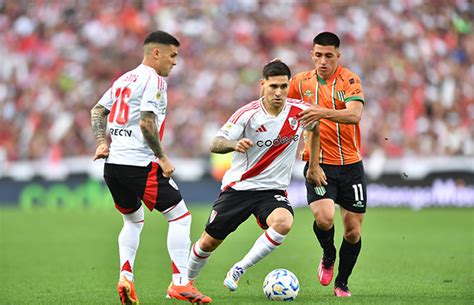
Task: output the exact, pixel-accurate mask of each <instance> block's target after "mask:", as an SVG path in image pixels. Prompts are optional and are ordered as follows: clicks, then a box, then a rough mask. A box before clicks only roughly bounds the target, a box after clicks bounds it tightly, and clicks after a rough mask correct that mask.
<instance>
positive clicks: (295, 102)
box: [287, 98, 311, 107]
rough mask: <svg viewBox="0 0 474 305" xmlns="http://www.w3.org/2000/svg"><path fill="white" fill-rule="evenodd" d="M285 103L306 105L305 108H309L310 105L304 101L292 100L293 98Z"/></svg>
mask: <svg viewBox="0 0 474 305" xmlns="http://www.w3.org/2000/svg"><path fill="white" fill-rule="evenodd" d="M287 101H288V102H290V104H296V105H306V106H309V107H311V104H310V103H308V102H305V101H304V100H298V99H294V98H289V99H287Z"/></svg>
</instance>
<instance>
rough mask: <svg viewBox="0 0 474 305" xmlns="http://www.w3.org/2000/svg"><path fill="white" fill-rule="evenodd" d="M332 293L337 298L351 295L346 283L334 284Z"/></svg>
mask: <svg viewBox="0 0 474 305" xmlns="http://www.w3.org/2000/svg"><path fill="white" fill-rule="evenodd" d="M334 294H335V295H336V297H338V298H346V297H350V296H351V292H350V291H349V287H347V285H346V284H336V286H334Z"/></svg>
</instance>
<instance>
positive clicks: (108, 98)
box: [99, 87, 114, 110]
mask: <svg viewBox="0 0 474 305" xmlns="http://www.w3.org/2000/svg"><path fill="white" fill-rule="evenodd" d="M113 103H114V99H113V96H112V87H110V88H109V90H107V91H105V93H104V95H102V97H101V98H100V100H99V104H100V105H102V106H104V107H105V109H107V110H110V109H111V108H112V105H113Z"/></svg>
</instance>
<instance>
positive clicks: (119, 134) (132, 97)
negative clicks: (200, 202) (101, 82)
mask: <svg viewBox="0 0 474 305" xmlns="http://www.w3.org/2000/svg"><path fill="white" fill-rule="evenodd" d="M179 45H180V43H179V41H178V40H177V39H176V38H175V37H173V36H172V35H170V34H168V33H166V32H163V31H155V32H152V33H150V34H149V35H148V36H147V37H146V38H145V41H144V44H143V51H144V56H143V61H142V63H141V64H140V65H139V66H138V67H136V68H135V69H133V70H131V71H129V72H127V73H125V74H123V75H122V76H120V77H119V78H118V79H117V80H116V81H115V82H114V83H113V84H112V87H111V88H110V89H109V90H107V92H106V93H105V94H104V95H103V96H102V98H101V99H100V100H99V102H98V103H97V104H96V105H95V106H94V108H93V109H92V110H91V123H92V130H93V133H94V136H95V138H96V142H97V149H96V152H95V156H94V160H96V159H100V158H105V166H104V179H105V182H106V183H107V186H108V187H109V190H110V192H111V194H112V197H113V200H114V202H115V207H116V208H117V210H118V211H119V212H120V213H121V214H122V217H123V222H124V223H123V228H122V230H121V232H120V234H119V237H118V243H119V256H120V275H119V282H118V285H117V290H118V293H119V296H120V301H121V302H122V304H138V303H139V301H138V297H137V294H136V292H135V287H134V282H133V281H134V276H133V270H134V269H133V265H134V262H135V256H136V252H137V249H138V245H139V241H140V233H141V230H142V228H143V224H144V209H143V206H142V201H143V203H145V205H146V206H147V208H148V209H149V210H150V211H153V210H154V209H155V210H157V211H158V212H160V213H161V214H162V215H163V216H164V217H165V219H166V220H167V221H168V223H169V229H168V237H167V238H168V239H167V245H168V252H169V256H170V257H171V266H172V271H173V275H172V282H171V285H170V287H169V288H168V291H167V296H168V297H170V298H174V299H179V300H184V301H189V302H192V303H198V302H199V303H210V302H211V301H212V299H210V298H209V297H207V296H204V295H202V294H201V293H200V292H199V291H198V290H197V289H196V288H195V287H194V286H193V282H191V281H189V279H188V274H187V259H188V256H189V249H190V245H191V241H190V238H189V234H190V227H191V214H190V213H189V211H188V209H187V207H186V204H185V203H184V201H183V199H182V197H181V194H180V191H179V189H178V187H177V185H176V183H175V182H174V181H173V179H172V178H171V175H172V174H173V172H174V170H175V167H174V165H173V163H172V162H171V161H170V160H169V159H168V157H167V156H166V154H165V152H164V150H163V146H162V144H161V140H162V138H163V131H164V124H165V119H166V106H167V96H166V87H167V84H166V81H165V80H164V79H163V77H165V76H168V75H169V73H170V71H171V69H172V68H173V66H174V65H176V61H177V56H178V48H179ZM107 117H108V130H109V132H110V135H111V138H112V142H111V145H110V150H109V145H108V143H107V139H106V126H107ZM157 255H162V254H157Z"/></svg>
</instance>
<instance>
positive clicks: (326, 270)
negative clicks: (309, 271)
mask: <svg viewBox="0 0 474 305" xmlns="http://www.w3.org/2000/svg"><path fill="white" fill-rule="evenodd" d="M333 275H334V260H331V259H326V258H325V257H324V256H323V257H322V258H321V262H320V263H319V267H318V279H319V282H320V283H321V285H323V286H327V285H329V284H330V283H331V281H332V277H333Z"/></svg>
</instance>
